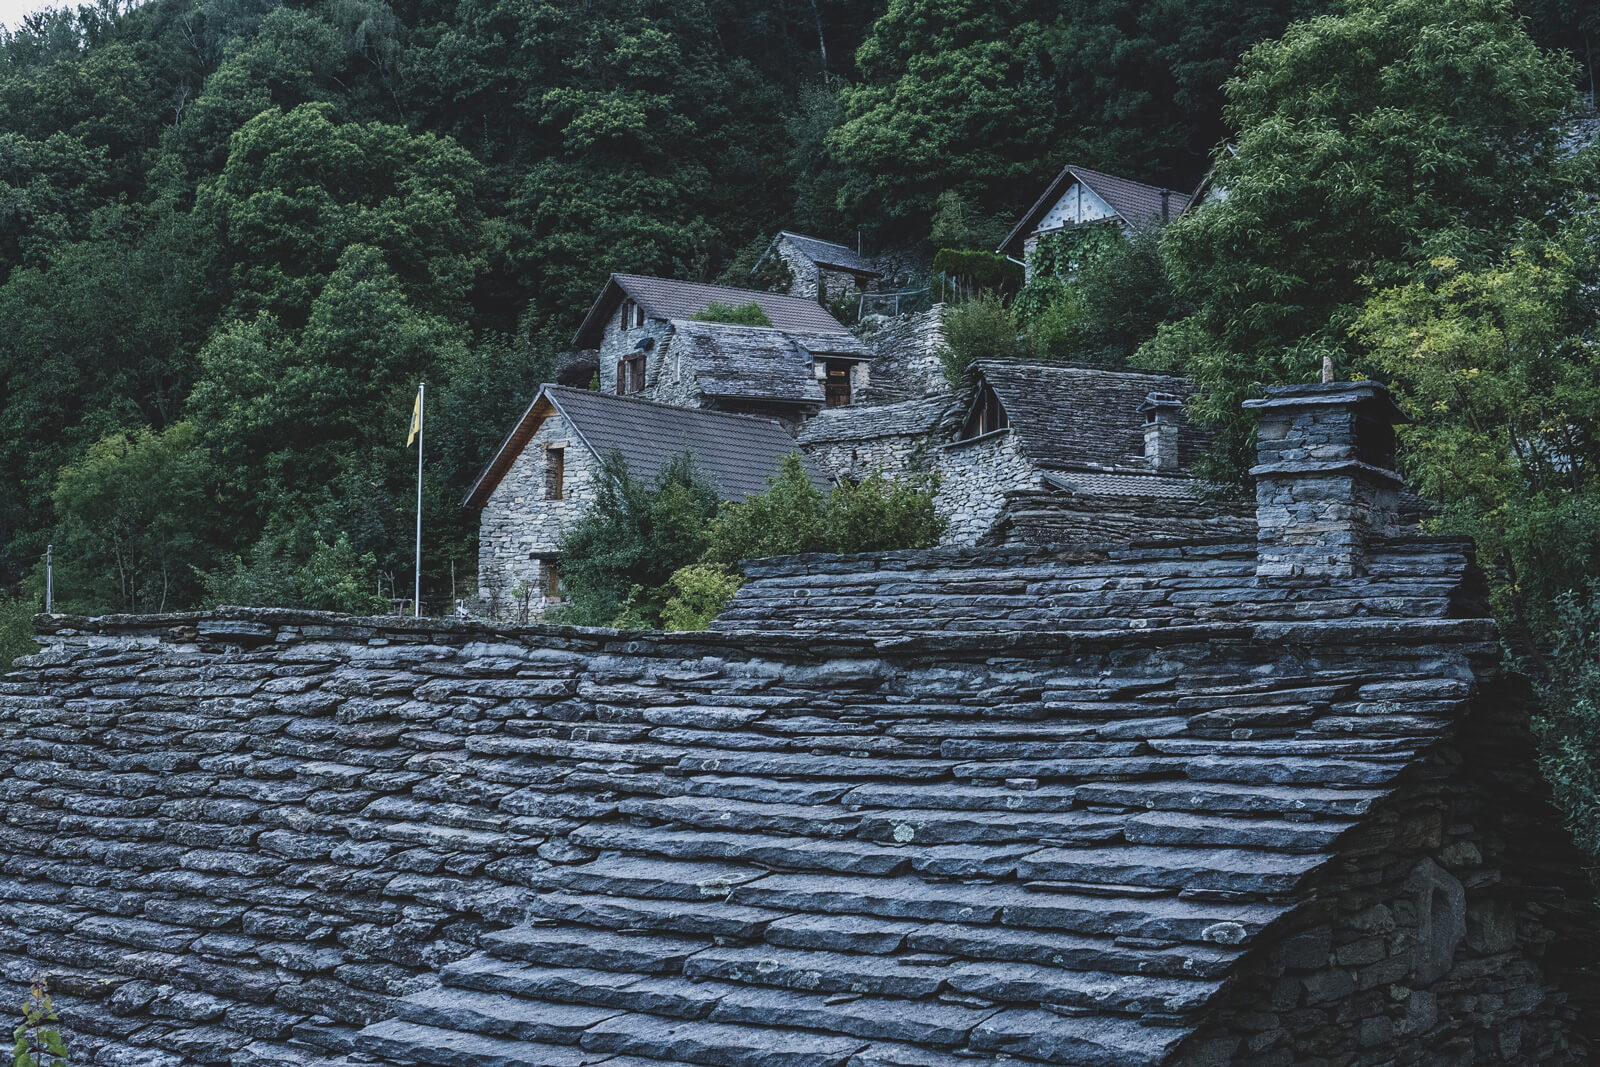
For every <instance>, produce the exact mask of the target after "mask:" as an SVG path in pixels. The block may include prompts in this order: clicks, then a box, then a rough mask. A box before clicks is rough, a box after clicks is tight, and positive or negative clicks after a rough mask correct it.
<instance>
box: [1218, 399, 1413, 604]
mask: <svg viewBox="0 0 1600 1067" xmlns="http://www.w3.org/2000/svg"><path fill="white" fill-rule="evenodd" d="M1244 406H1245V407H1246V408H1247V409H1248V410H1251V411H1254V412H1255V413H1256V418H1257V429H1256V461H1257V462H1256V465H1255V466H1254V467H1252V468H1251V470H1250V473H1251V475H1252V476H1253V477H1254V478H1255V480H1256V523H1257V525H1258V526H1259V528H1260V532H1259V534H1258V547H1257V551H1256V576H1257V577H1258V578H1261V579H1264V580H1269V581H1274V582H1285V583H1291V584H1307V585H1311V584H1316V583H1320V582H1327V581H1332V580H1335V579H1340V578H1353V577H1357V576H1359V575H1362V574H1365V573H1366V557H1367V550H1368V548H1369V546H1370V545H1371V543H1372V542H1373V541H1374V540H1376V539H1378V538H1381V537H1386V536H1389V535H1391V534H1393V533H1395V532H1396V529H1395V527H1396V515H1397V508H1398V502H1399V491H1400V476H1399V475H1398V474H1396V473H1395V471H1394V428H1395V426H1396V425H1397V424H1399V423H1404V422H1409V421H1411V420H1410V419H1408V418H1407V417H1406V415H1405V413H1404V412H1402V411H1401V410H1400V408H1399V407H1398V406H1397V405H1396V404H1395V402H1394V397H1393V396H1391V395H1390V393H1389V390H1388V388H1387V387H1386V386H1384V385H1383V384H1381V383H1379V382H1320V383H1317V384H1315V385H1286V386H1278V387H1276V388H1272V389H1269V390H1267V395H1266V396H1265V397H1263V398H1262V399H1260V400H1247V401H1245V404H1244Z"/></svg>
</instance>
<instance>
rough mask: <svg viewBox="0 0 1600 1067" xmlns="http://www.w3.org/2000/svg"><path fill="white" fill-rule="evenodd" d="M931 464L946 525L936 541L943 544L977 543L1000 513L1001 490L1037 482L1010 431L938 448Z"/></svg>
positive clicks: (1025, 486) (1011, 489) (1005, 490)
mask: <svg viewBox="0 0 1600 1067" xmlns="http://www.w3.org/2000/svg"><path fill="white" fill-rule="evenodd" d="M934 468H935V469H936V470H937V471H938V472H939V475H940V478H941V481H940V483H939V495H938V496H937V497H935V498H934V499H935V503H936V504H937V506H938V509H939V514H940V515H942V516H944V518H945V519H946V520H947V521H948V522H949V524H950V525H949V527H948V528H947V529H946V530H945V535H944V540H943V541H942V542H941V544H947V545H974V544H977V543H978V541H979V540H980V539H982V538H983V537H984V536H985V535H987V534H988V533H989V531H990V530H991V529H993V527H994V524H995V521H996V520H997V519H998V518H999V517H1000V512H1001V510H1002V509H1003V508H1004V507H1005V501H1006V494H1007V493H1009V492H1012V491H1013V490H1018V489H1028V488H1032V487H1034V486H1036V485H1037V484H1038V481H1039V472H1038V471H1037V470H1035V469H1034V466H1033V464H1032V463H1031V462H1030V461H1029V460H1028V459H1027V457H1025V456H1024V455H1023V454H1022V449H1021V447H1020V446H1019V445H1018V443H1017V438H1016V435H1015V434H1013V433H1012V432H1011V431H1009V430H1000V431H997V432H995V433H992V434H987V435H985V436H983V437H977V438H973V439H972V440H970V441H962V442H959V443H957V444H953V445H944V446H942V447H939V448H937V449H936V450H935V452H934Z"/></svg>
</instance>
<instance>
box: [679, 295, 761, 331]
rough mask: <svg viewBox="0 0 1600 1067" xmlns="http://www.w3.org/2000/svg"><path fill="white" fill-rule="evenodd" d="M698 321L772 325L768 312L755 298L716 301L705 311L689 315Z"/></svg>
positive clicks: (707, 306)
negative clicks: (748, 300) (747, 301)
mask: <svg viewBox="0 0 1600 1067" xmlns="http://www.w3.org/2000/svg"><path fill="white" fill-rule="evenodd" d="M689 317H690V318H691V319H693V320H694V321H696V322H728V323H732V324H733V325H735V326H771V325H772V320H771V319H769V318H767V313H766V312H765V311H762V310H761V305H760V304H758V303H756V302H755V301H754V300H752V301H750V302H749V303H747V304H739V305H737V306H736V305H733V304H719V303H717V302H716V301H712V302H711V303H709V304H707V305H706V309H705V310H704V311H697V312H695V313H694V314H693V315H690V316H689Z"/></svg>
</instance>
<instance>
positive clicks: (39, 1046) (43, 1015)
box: [11, 984, 67, 1067]
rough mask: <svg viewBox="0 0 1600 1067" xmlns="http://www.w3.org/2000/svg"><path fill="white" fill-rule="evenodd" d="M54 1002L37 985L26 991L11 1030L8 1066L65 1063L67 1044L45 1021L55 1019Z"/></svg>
mask: <svg viewBox="0 0 1600 1067" xmlns="http://www.w3.org/2000/svg"><path fill="white" fill-rule="evenodd" d="M60 1020H61V1017H60V1016H59V1015H57V1014H56V1010H55V1005H54V1004H52V1003H51V1001H50V996H49V994H47V993H45V991H44V988H43V987H42V986H40V985H37V984H36V985H34V986H33V988H32V989H30V990H29V992H28V999H27V1000H26V1001H24V1002H23V1005H22V1021H21V1022H20V1023H18V1024H17V1027H16V1029H14V1030H13V1031H12V1034H11V1036H12V1039H13V1042H14V1043H13V1045H12V1050H11V1063H12V1067H67V1046H66V1043H65V1042H63V1041H62V1040H61V1034H60V1033H59V1032H58V1031H57V1030H55V1029H54V1028H52V1027H47V1026H46V1025H45V1024H46V1023H53V1022H59V1021H60Z"/></svg>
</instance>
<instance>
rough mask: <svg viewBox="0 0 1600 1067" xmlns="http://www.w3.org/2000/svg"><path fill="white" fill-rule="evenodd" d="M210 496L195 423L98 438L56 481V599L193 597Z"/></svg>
mask: <svg viewBox="0 0 1600 1067" xmlns="http://www.w3.org/2000/svg"><path fill="white" fill-rule="evenodd" d="M214 502H215V492H214V472H213V469H212V465H211V458H210V456H209V455H208V454H207V452H206V450H205V448H204V447H203V446H202V445H201V443H200V436H199V434H198V433H197V432H196V431H195V428H194V426H193V425H191V424H189V423H182V422H180V423H175V424H173V425H172V426H169V427H168V428H167V429H166V430H163V431H154V430H150V429H148V428H145V429H140V430H136V431H133V432H131V433H117V434H112V435H110V436H108V437H104V438H102V439H101V440H99V441H97V442H95V444H93V445H92V446H90V448H89V451H88V454H87V455H85V456H84V458H83V459H82V460H80V461H78V462H76V463H70V464H68V465H67V466H65V467H63V468H62V469H61V475H60V477H59V478H58V480H57V482H56V489H55V497H54V503H55V510H56V514H57V515H59V516H60V520H59V524H58V526H57V528H56V551H57V553H58V558H60V559H61V561H62V564H63V565H62V567H61V571H62V576H63V581H62V588H63V592H64V593H65V594H66V595H65V596H64V597H63V600H65V601H66V602H68V603H70V604H72V605H74V607H75V608H77V609H78V610H83V611H90V612H93V611H106V610H110V611H123V612H139V611H166V610H167V609H168V608H169V607H171V606H174V605H177V604H188V603H192V602H193V600H192V598H193V594H194V592H195V591H196V588H197V580H196V578H195V568H196V567H199V566H203V565H204V564H205V563H206V562H207V556H208V554H209V545H208V543H207V537H206V531H207V529H208V527H209V526H210V523H211V522H212V521H213V520H212V517H211V516H212V514H213V507H214Z"/></svg>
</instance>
